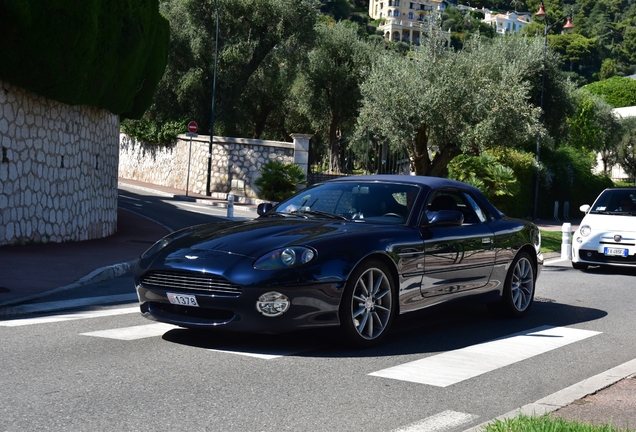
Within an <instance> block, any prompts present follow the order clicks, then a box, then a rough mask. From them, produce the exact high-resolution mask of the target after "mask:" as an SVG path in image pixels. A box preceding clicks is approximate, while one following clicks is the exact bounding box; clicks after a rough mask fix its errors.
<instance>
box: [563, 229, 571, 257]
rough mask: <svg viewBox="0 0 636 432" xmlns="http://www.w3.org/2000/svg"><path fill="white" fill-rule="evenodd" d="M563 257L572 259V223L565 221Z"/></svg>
mask: <svg viewBox="0 0 636 432" xmlns="http://www.w3.org/2000/svg"><path fill="white" fill-rule="evenodd" d="M561 233H562V237H561V259H569V260H571V259H572V224H571V223H564V224H563V226H562V227H561Z"/></svg>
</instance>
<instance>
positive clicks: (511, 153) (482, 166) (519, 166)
mask: <svg viewBox="0 0 636 432" xmlns="http://www.w3.org/2000/svg"><path fill="white" fill-rule="evenodd" d="M534 167H535V159H534V155H531V154H529V153H520V152H518V151H516V150H511V149H507V148H504V149H499V150H497V149H493V150H490V151H489V152H487V153H482V154H481V155H480V156H469V155H460V156H457V157H456V158H455V159H453V160H452V161H451V163H450V164H449V165H448V173H449V175H448V176H449V178H452V179H456V180H460V181H463V182H466V183H468V184H472V185H473V186H475V187H477V188H478V189H479V190H481V191H482V192H483V193H484V195H485V196H486V198H488V200H489V201H490V202H492V203H493V204H494V205H495V207H497V208H498V209H499V210H501V211H502V212H504V213H505V214H507V215H509V216H513V217H524V216H529V215H530V214H532V200H531V199H528V197H532V193H533V189H532V186H531V185H532V182H529V181H528V179H532V178H533V176H534V172H535V168H534Z"/></svg>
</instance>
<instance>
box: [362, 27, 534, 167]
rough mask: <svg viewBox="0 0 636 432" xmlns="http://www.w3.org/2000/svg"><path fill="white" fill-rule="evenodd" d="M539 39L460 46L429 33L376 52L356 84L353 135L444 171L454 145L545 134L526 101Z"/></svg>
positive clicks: (476, 148) (513, 141)
mask: <svg viewBox="0 0 636 432" xmlns="http://www.w3.org/2000/svg"><path fill="white" fill-rule="evenodd" d="M541 58H542V44H541V41H539V40H529V39H522V38H495V39H494V40H484V39H481V38H479V37H475V38H473V39H472V40H470V41H469V43H467V44H466V45H465V46H464V49H462V50H461V51H452V50H448V49H446V48H444V46H443V44H441V43H440V41H439V40H436V39H435V38H431V39H429V40H428V43H425V44H423V45H422V46H421V47H420V48H419V49H418V50H417V51H414V52H412V53H411V55H410V56H407V57H400V56H395V55H391V54H385V55H381V56H379V58H378V59H377V61H376V62H375V63H374V65H373V68H372V70H371V73H370V75H369V78H368V79H367V80H366V81H365V82H364V83H363V85H362V87H361V88H362V95H363V107H362V110H361V114H360V117H359V122H358V128H357V135H358V136H359V137H360V139H364V138H366V137H367V136H368V135H369V134H370V135H372V136H373V137H375V138H376V139H378V140H381V141H384V142H386V143H388V144H389V146H390V147H391V148H392V149H394V150H405V151H407V152H408V154H409V156H410V159H411V165H412V170H413V171H414V172H415V173H416V174H418V175H432V176H444V175H445V174H446V167H447V165H448V163H449V162H450V161H451V160H452V159H453V158H454V157H455V156H457V155H459V154H461V153H469V154H474V155H478V154H480V152H482V151H483V150H484V149H487V148H489V147H493V146H510V147H515V146H524V145H526V146H527V145H528V144H529V143H531V142H535V140H536V137H537V135H538V134H543V135H545V130H544V129H543V127H542V124H541V122H540V110H539V108H537V107H536V106H534V105H533V104H531V103H530V102H529V100H530V97H531V93H532V89H533V86H532V83H531V82H530V80H529V79H528V77H529V76H533V75H536V74H537V71H536V70H534V71H533V70H532V68H533V67H535V68H536V65H537V59H539V60H540V59H541Z"/></svg>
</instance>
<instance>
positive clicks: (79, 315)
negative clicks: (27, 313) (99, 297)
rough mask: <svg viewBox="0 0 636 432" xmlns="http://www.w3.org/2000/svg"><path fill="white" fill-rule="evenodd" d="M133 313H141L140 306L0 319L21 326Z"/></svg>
mask: <svg viewBox="0 0 636 432" xmlns="http://www.w3.org/2000/svg"><path fill="white" fill-rule="evenodd" d="M132 313H139V306H134V307H127V308H119V309H104V310H96V311H88V312H75V313H70V314H62V315H49V316H44V317H36V318H21V319H14V320H7V321H0V327H19V326H25V325H34V324H48V323H54V322H61V321H72V320H79V319H86V318H100V317H107V316H115V315H125V314H132Z"/></svg>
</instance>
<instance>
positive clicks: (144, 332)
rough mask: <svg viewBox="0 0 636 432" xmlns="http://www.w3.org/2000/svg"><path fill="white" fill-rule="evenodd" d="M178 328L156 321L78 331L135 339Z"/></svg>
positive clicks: (101, 335)
mask: <svg viewBox="0 0 636 432" xmlns="http://www.w3.org/2000/svg"><path fill="white" fill-rule="evenodd" d="M176 328H179V327H177V326H173V325H170V324H164V323H157V324H146V325H140V326H132V327H123V328H117V329H110V330H99V331H94V332H88V333H80V334H81V335H82V336H95V337H101V338H107V339H118V340H126V341H130V340H137V339H144V338H149V337H155V336H162V335H163V334H164V333H165V332H167V331H170V330H173V329H176Z"/></svg>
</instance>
